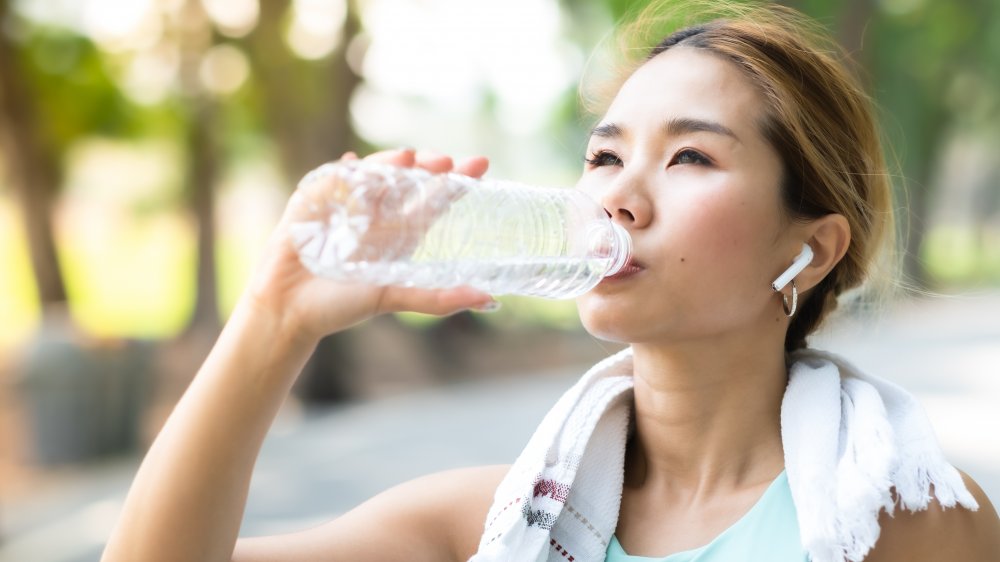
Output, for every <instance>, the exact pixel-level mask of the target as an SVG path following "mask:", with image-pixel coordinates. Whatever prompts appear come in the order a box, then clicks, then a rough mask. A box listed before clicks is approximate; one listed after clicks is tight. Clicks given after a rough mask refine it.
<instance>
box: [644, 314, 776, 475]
mask: <svg viewBox="0 0 1000 562" xmlns="http://www.w3.org/2000/svg"><path fill="white" fill-rule="evenodd" d="M633 348H634V372H635V435H634V436H633V439H632V441H631V443H630V445H629V453H628V458H627V463H626V485H629V486H643V487H645V486H654V487H660V486H665V487H667V488H668V489H674V490H682V489H683V490H687V491H688V492H689V493H691V492H693V493H696V494H698V495H701V494H712V493H714V492H715V491H724V490H728V489H735V488H741V487H745V486H747V485H755V484H759V483H760V482H762V481H765V480H768V479H771V478H773V477H774V476H775V474H777V473H778V472H779V471H780V470H781V467H782V466H783V462H784V461H783V455H782V448H781V425H780V411H781V399H782V397H783V396H784V390H785V386H786V383H787V373H786V367H785V357H784V351H783V349H782V348H781V347H780V346H775V345H774V344H773V342H763V341H754V338H753V337H752V336H751V337H746V335H745V334H744V335H742V336H741V337H732V338H729V341H724V340H720V339H719V338H714V339H713V341H712V342H711V343H710V344H709V343H693V344H692V343H685V344H684V345H671V346H653V345H634V346H633ZM761 349H774V350H775V351H774V352H772V353H761V352H760V350H761Z"/></svg>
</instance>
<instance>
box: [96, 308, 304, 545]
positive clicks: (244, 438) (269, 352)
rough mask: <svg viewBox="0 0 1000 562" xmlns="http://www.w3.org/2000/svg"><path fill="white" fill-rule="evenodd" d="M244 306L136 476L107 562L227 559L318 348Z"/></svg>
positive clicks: (267, 317)
mask: <svg viewBox="0 0 1000 562" xmlns="http://www.w3.org/2000/svg"><path fill="white" fill-rule="evenodd" d="M287 332H288V330H285V329H283V327H282V326H281V325H280V323H279V321H278V319H277V318H276V317H274V316H272V315H269V314H266V313H264V312H262V311H261V310H259V309H257V308H255V307H254V303H253V301H252V300H248V299H244V300H243V301H241V303H240V304H239V305H238V306H237V309H236V310H235V311H234V313H233V316H232V318H231V319H230V320H229V322H228V323H227V325H226V327H225V329H224V330H223V332H222V334H221V336H220V337H219V341H218V342H216V345H215V347H214V348H213V350H212V352H211V353H210V354H209V356H208V358H207V360H206V361H205V363H204V365H203V366H202V368H201V369H200V370H199V372H198V374H197V376H196V377H195V378H194V380H193V381H192V383H191V386H190V387H189V388H188V390H187V392H185V394H184V396H183V397H182V398H181V400H180V402H178V404H177V407H176V408H175V410H174V412H173V413H172V414H171V415H170V417H169V418H168V420H167V423H166V424H165V425H164V427H163V430H162V431H161V432H160V434H159V436H158V437H157V438H156V440H155V441H154V443H153V445H152V447H151V448H150V450H149V453H148V454H147V455H146V458H145V460H144V461H143V463H142V466H141V467H140V469H139V472H138V474H137V475H136V478H135V481H134V483H133V485H132V488H131V490H130V492H129V495H128V497H127V499H126V502H125V506H124V510H123V513H122V515H121V520H120V522H119V524H118V527H117V528H116V530H115V532H114V534H113V535H112V537H111V540H110V541H109V543H108V547H107V549H106V551H105V553H104V557H103V558H102V560H103V561H104V562H113V561H126V560H127V561H135V560H143V561H144V562H152V561H156V560H170V561H176V560H187V561H201V560H205V561H209V560H211V561H214V560H229V559H230V555H231V553H232V550H233V546H234V544H235V543H236V539H237V535H238V532H239V526H240V521H241V519H242V516H243V509H244V507H245V505H246V497H247V492H248V489H249V485H250V476H251V473H252V472H253V466H254V462H255V460H256V457H257V455H258V453H259V451H260V447H261V444H262V442H263V440H264V437H265V435H266V434H267V430H268V427H269V426H270V425H271V422H272V421H273V419H274V417H275V415H276V414H277V411H278V409H279V408H280V406H281V403H282V401H283V400H284V398H285V397H286V395H287V393H288V390H289V388H290V387H291V384H292V382H293V381H294V380H295V377H296V376H297V374H298V372H299V371H300V370H301V368H302V366H303V364H304V363H305V361H306V359H307V358H308V356H309V353H310V352H311V350H312V345H310V344H309V343H308V342H305V341H301V340H297V339H296V338H295V335H294V334H289V333H287Z"/></svg>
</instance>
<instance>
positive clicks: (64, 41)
mask: <svg viewBox="0 0 1000 562" xmlns="http://www.w3.org/2000/svg"><path fill="white" fill-rule="evenodd" d="M21 55H22V64H23V66H22V68H23V69H24V71H25V74H26V76H27V78H28V80H29V81H30V84H29V88H30V91H32V92H33V93H34V100H35V103H36V104H37V106H38V108H39V113H40V115H41V116H42V119H41V120H40V126H41V128H42V130H41V131H40V133H41V134H42V136H43V138H44V139H45V140H46V141H47V142H48V143H50V146H52V148H53V149H54V150H55V151H56V152H57V153H60V154H61V153H64V152H65V151H66V149H67V148H68V147H69V146H70V145H71V144H72V143H73V142H74V141H75V140H77V139H78V138H80V137H81V136H83V135H106V136H136V135H138V134H140V133H141V132H142V130H143V127H142V125H143V123H144V122H146V121H147V119H148V116H147V113H146V111H145V110H144V109H142V108H139V107H136V106H135V105H134V104H132V103H130V102H129V101H128V99H127V98H126V97H125V96H124V95H123V94H122V93H121V91H120V90H119V88H118V86H117V84H116V83H115V82H114V80H113V79H112V78H111V76H110V75H109V73H108V72H107V68H106V58H105V55H104V54H103V53H101V51H100V50H98V48H97V47H96V46H95V45H94V43H93V42H91V41H90V40H89V39H87V38H85V37H82V36H80V35H76V34H74V33H71V32H69V31H66V30H61V29H47V28H37V29H33V30H32V32H31V33H30V34H29V35H28V36H27V38H26V40H25V42H24V44H23V45H22V47H21Z"/></svg>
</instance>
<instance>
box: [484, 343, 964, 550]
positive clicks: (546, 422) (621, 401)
mask: <svg viewBox="0 0 1000 562" xmlns="http://www.w3.org/2000/svg"><path fill="white" fill-rule="evenodd" d="M792 360H793V361H792V366H791V368H790V371H789V382H788V387H787V389H786V391H785V397H784V399H783V401H782V405H781V438H782V442H783V446H784V451H785V472H786V474H787V476H788V485H789V487H790V489H791V492H792V499H793V501H794V502H795V507H796V510H797V513H798V521H799V531H800V533H801V538H802V545H803V547H804V548H805V549H806V551H807V552H808V553H809V556H810V559H811V560H812V562H845V561H851V562H858V561H860V560H862V559H863V558H864V556H865V555H866V554H867V553H868V551H869V550H870V549H871V548H872V546H874V545H875V541H876V540H877V539H878V534H879V526H878V516H879V512H880V511H881V510H883V509H885V510H887V511H888V512H889V513H892V512H893V510H894V507H895V502H894V498H893V494H892V491H891V490H892V489H893V488H894V489H895V494H896V497H897V499H898V500H899V503H900V504H901V505H902V507H903V508H905V509H909V510H914V511H915V510H919V509H925V508H926V507H927V506H928V504H929V503H930V501H931V491H930V488H931V487H932V486H933V488H934V497H936V498H937V500H938V501H939V502H940V503H941V505H943V506H945V507H953V506H954V505H955V504H956V503H958V504H961V505H962V506H964V507H966V508H969V509H973V510H974V509H977V508H978V505H977V504H976V501H975V499H974V498H973V497H972V495H971V494H970V493H969V491H968V490H967V489H966V487H965V484H964V483H963V481H962V479H961V475H960V474H959V473H958V471H957V470H955V468H954V467H952V466H951V465H950V464H948V462H947V461H946V460H945V458H944V455H943V454H942V452H941V449H940V447H939V446H938V444H937V441H936V439H935V437H934V434H933V431H932V429H931V427H930V424H929V422H928V420H927V417H926V416H925V415H924V413H923V410H922V409H921V408H920V406H919V404H918V403H917V402H916V400H915V399H914V398H913V397H912V396H911V395H910V394H909V393H907V392H906V391H905V390H903V389H902V388H900V387H898V386H896V385H894V384H892V383H890V382H888V381H885V380H882V379H879V378H876V377H873V376H869V375H865V374H862V373H860V372H859V371H858V370H857V369H855V368H854V367H853V366H851V365H850V364H849V363H847V362H846V361H844V360H843V359H841V358H839V357H837V356H835V355H833V354H829V353H824V352H820V351H814V350H803V351H799V352H796V353H795V354H793V355H792ZM631 406H632V352H631V349H626V350H625V351H622V352H620V353H618V354H616V355H613V356H611V357H609V358H607V359H605V360H604V361H602V362H600V363H598V364H597V365H595V366H594V367H593V368H592V369H590V370H589V371H588V372H587V373H586V374H585V375H584V376H583V377H582V378H581V379H580V380H579V381H578V382H577V383H576V384H575V385H573V387H571V388H570V389H569V390H568V391H567V392H566V393H565V394H564V395H563V396H562V397H561V398H560V399H559V401H558V402H557V403H556V405H555V406H554V407H553V408H552V409H551V410H550V411H549V413H548V414H547V415H546V416H545V419H543V420H542V423H541V425H539V427H538V429H536V430H535V434H534V435H533V436H532V437H531V439H530V440H529V442H528V444H527V446H526V447H525V449H524V451H523V452H522V453H521V455H520V456H518V458H517V460H516V461H515V462H514V465H513V467H512V468H511V470H510V472H509V473H508V474H507V476H506V477H505V478H504V479H503V481H502V482H501V483H500V486H499V487H498V488H497V491H496V495H495V496H494V500H493V505H492V507H491V508H490V511H489V515H488V516H487V520H486V527H485V530H484V532H483V536H482V539H481V540H480V543H479V551H478V552H477V553H476V554H475V555H474V556H473V557H472V558H471V559H470V562H500V561H504V562H507V561H510V562H515V561H516V562H531V561H535V562H541V561H545V560H562V561H568V562H573V561H577V562H599V561H603V560H604V558H605V553H606V550H607V547H608V541H609V540H610V539H611V536H612V535H613V534H614V532H615V527H616V526H617V523H618V510H619V507H620V505H621V494H622V483H623V479H624V463H625V461H624V457H625V443H626V440H627V437H628V424H629V418H630V415H631Z"/></svg>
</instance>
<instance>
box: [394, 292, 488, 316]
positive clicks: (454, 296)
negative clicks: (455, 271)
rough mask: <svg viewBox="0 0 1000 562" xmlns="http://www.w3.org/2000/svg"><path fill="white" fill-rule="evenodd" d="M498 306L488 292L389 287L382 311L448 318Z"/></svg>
mask: <svg viewBox="0 0 1000 562" xmlns="http://www.w3.org/2000/svg"><path fill="white" fill-rule="evenodd" d="M498 305H499V303H497V301H496V300H494V299H493V297H492V296H490V295H489V294H487V293H484V292H482V291H479V290H476V289H473V288H471V287H456V288H454V289H436V290H435V289H410V288H403V287H388V288H386V291H385V294H384V297H383V299H382V303H381V306H380V308H381V310H379V312H402V311H411V312H422V313H424V314H433V315H437V316H445V315H448V314H454V313H456V312H459V311H462V310H467V309H474V310H480V311H483V312H488V311H492V310H496V309H497V308H498Z"/></svg>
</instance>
